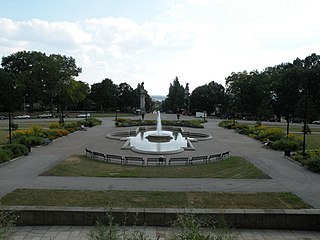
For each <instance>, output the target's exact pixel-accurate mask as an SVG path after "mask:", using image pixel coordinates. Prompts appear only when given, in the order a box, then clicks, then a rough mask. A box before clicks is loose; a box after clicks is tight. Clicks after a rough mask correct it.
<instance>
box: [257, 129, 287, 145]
mask: <svg viewBox="0 0 320 240" xmlns="http://www.w3.org/2000/svg"><path fill="white" fill-rule="evenodd" d="M284 137H285V133H284V131H283V130H282V129H281V128H267V129H264V130H261V131H259V134H258V135H257V136H256V137H255V138H256V139H258V140H260V141H262V142H264V141H266V140H267V139H269V140H270V141H277V140H280V139H282V138H284Z"/></svg>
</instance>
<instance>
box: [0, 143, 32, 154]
mask: <svg viewBox="0 0 320 240" xmlns="http://www.w3.org/2000/svg"><path fill="white" fill-rule="evenodd" d="M2 148H3V149H4V150H9V151H11V152H12V154H13V157H19V156H22V155H28V152H29V150H28V148H27V147H26V146H24V145H22V144H19V143H12V144H6V145H4V146H3V147H2Z"/></svg>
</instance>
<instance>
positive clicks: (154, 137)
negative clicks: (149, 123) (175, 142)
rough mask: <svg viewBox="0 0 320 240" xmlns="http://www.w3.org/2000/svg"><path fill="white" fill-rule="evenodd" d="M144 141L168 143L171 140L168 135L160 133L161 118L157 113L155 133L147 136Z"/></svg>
mask: <svg viewBox="0 0 320 240" xmlns="http://www.w3.org/2000/svg"><path fill="white" fill-rule="evenodd" d="M146 139H148V140H149V141H150V142H170V140H171V139H172V137H171V136H170V134H168V133H165V132H163V131H162V124H161V116H160V112H159V111H158V117H157V130H156V132H155V133H152V134H149V135H148V136H147V137H146Z"/></svg>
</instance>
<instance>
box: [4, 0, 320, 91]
mask: <svg viewBox="0 0 320 240" xmlns="http://www.w3.org/2000/svg"><path fill="white" fill-rule="evenodd" d="M171 3H172V4H171V5H170V6H169V8H168V10H167V11H165V12H163V13H162V14H158V15H157V16H155V20H154V21H149V22H145V23H138V22H136V21H134V20H133V19H129V18H125V17H106V18H99V19H98V18H92V19H84V20H82V21H78V22H57V21H55V22H49V21H44V20H39V19H31V20H26V21H14V20H11V19H7V18H0V25H1V28H0V53H1V55H3V56H5V55H9V54H11V53H14V52H16V51H21V50H36V51H42V52H45V53H47V54H51V53H60V54H66V55H68V56H72V57H74V58H75V59H76V61H77V64H78V65H79V66H80V67H82V69H83V71H82V74H81V76H80V78H79V79H81V80H83V81H86V82H88V83H90V84H93V83H95V82H99V81H101V80H102V79H104V78H111V79H112V80H113V81H114V82H115V83H121V82H127V83H129V84H130V85H131V86H132V87H136V85H137V84H138V82H142V81H144V82H145V87H146V89H147V90H149V93H152V94H167V92H168V88H169V84H170V83H171V82H172V80H173V79H174V78H175V76H178V77H179V79H180V81H181V84H185V83H186V82H188V83H190V88H191V90H192V89H194V88H195V87H197V86H199V85H202V84H206V83H209V82H210V81H217V82H219V83H222V84H224V79H225V78H226V77H227V76H228V75H229V74H230V73H231V72H232V71H235V72H237V71H243V70H248V71H251V70H254V69H258V70H262V69H263V68H265V67H268V66H273V65H276V64H279V63H281V62H284V61H292V60H293V59H295V58H296V57H300V58H304V57H305V56H307V55H310V54H311V53H313V52H316V51H318V49H319V48H320V44H319V43H320V29H319V28H318V19H317V18H318V13H317V11H318V9H319V7H320V2H319V3H318V0H308V1H302V0H290V1H289V0H269V1H266V0H259V1H256V0H241V1H239V0H177V1H174V0H172V1H171Z"/></svg>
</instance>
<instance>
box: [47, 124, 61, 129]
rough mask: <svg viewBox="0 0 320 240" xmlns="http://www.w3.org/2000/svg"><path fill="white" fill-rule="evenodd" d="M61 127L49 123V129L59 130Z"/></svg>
mask: <svg viewBox="0 0 320 240" xmlns="http://www.w3.org/2000/svg"><path fill="white" fill-rule="evenodd" d="M59 127H60V125H59V123H57V122H53V123H49V129H57V128H59Z"/></svg>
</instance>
